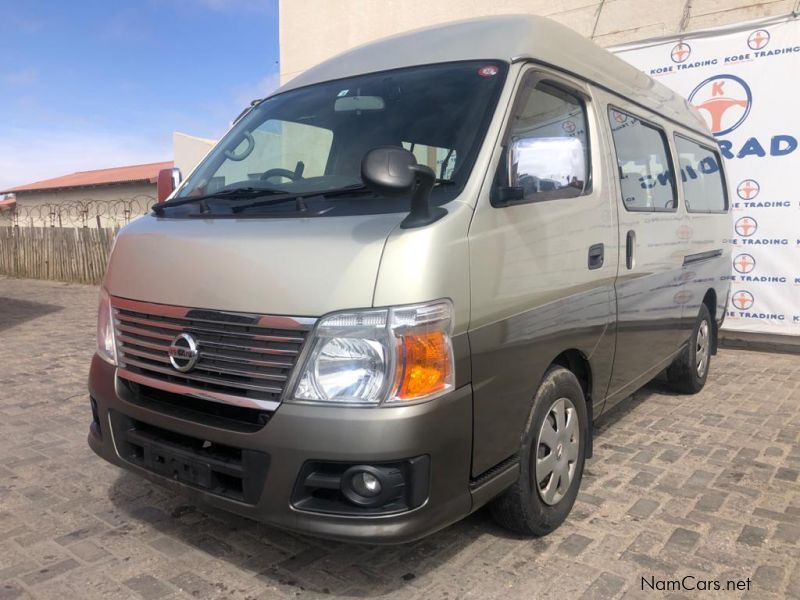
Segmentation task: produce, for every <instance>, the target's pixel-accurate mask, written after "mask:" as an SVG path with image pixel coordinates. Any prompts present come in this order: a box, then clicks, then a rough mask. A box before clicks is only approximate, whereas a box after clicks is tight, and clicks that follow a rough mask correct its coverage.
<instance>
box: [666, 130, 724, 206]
mask: <svg viewBox="0 0 800 600" xmlns="http://www.w3.org/2000/svg"><path fill="white" fill-rule="evenodd" d="M675 146H676V148H677V149H678V162H679V163H680V168H681V185H682V186H683V196H684V198H685V199H686V210H688V211H689V212H724V211H726V210H728V198H727V196H726V192H725V182H724V181H723V179H722V169H721V168H720V164H721V163H720V157H719V153H718V152H716V151H714V150H711V149H710V148H706V147H705V146H701V145H700V144H697V143H695V142H692V141H690V140H688V139H686V138H684V137H681V136H675Z"/></svg>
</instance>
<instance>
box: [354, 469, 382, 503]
mask: <svg viewBox="0 0 800 600" xmlns="http://www.w3.org/2000/svg"><path fill="white" fill-rule="evenodd" d="M351 481H352V485H353V489H354V490H355V491H356V493H357V494H359V495H360V496H365V497H367V498H374V497H375V496H380V493H381V491H382V489H383V486H382V485H381V482H380V479H378V478H377V477H375V475H373V474H372V473H368V472H367V471H361V472H360V473H356V474H355V475H354V476H353V479H352V480H351Z"/></svg>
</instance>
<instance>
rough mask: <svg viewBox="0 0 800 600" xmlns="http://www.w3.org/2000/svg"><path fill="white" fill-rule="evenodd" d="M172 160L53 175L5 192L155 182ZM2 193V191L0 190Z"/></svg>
mask: <svg viewBox="0 0 800 600" xmlns="http://www.w3.org/2000/svg"><path fill="white" fill-rule="evenodd" d="M172 166H173V162H172V161H171V160H170V161H166V162H156V163H147V164H144V165H129V166H127V167H112V168H110V169H97V170H96V171H78V172H77V173H71V174H70V175H62V176H61V177H53V178H52V179H45V180H43V181H36V182H34V183H28V184H26V185H19V186H17V187H14V188H11V189H8V190H5V191H6V192H31V191H34V190H54V189H61V188H74V187H86V186H91V185H105V184H109V183H132V182H136V181H146V182H148V183H155V182H156V180H157V179H158V172H159V171H160V170H161V169H170V168H172ZM0 193H2V192H0Z"/></svg>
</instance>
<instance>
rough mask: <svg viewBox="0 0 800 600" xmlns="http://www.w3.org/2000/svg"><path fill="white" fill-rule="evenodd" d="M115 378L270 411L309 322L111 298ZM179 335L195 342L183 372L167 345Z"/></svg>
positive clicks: (305, 333)
mask: <svg viewBox="0 0 800 600" xmlns="http://www.w3.org/2000/svg"><path fill="white" fill-rule="evenodd" d="M111 305H112V307H113V313H114V328H115V333H116V341H117V348H118V354H119V368H118V369H117V376H118V377H120V378H122V379H126V380H129V381H131V382H133V383H139V384H142V385H146V386H150V387H153V388H158V389H162V390H165V391H168V392H171V393H177V394H182V395H186V396H190V397H196V398H200V399H203V400H211V401H214V402H222V403H226V404H232V405H236V406H243V407H249V408H259V409H262V410H269V411H271V410H275V408H277V407H278V405H279V404H280V401H281V397H282V396H283V392H284V387H285V386H286V384H287V382H288V381H289V380H290V378H291V375H292V371H293V370H294V367H295V365H296V363H297V360H298V358H299V356H300V353H301V352H302V350H303V345H304V343H305V340H306V338H307V337H308V335H309V332H310V331H311V329H312V328H313V326H314V323H315V322H316V320H315V319H310V318H294V317H283V316H271V315H254V314H248V313H235V312H224V311H216V310H209V309H194V308H186V307H179V306H170V305H163V304H154V303H150V302H139V301H135V300H127V299H122V298H116V297H112V299H111ZM181 333H189V334H191V335H192V336H193V337H194V338H195V339H196V341H197V344H198V349H199V358H198V360H197V364H196V365H195V366H194V368H193V369H191V370H190V371H188V372H181V371H178V370H177V369H175V368H173V366H172V364H171V362H170V359H169V353H168V351H169V347H170V345H171V343H172V341H173V340H174V339H175V337H176V336H178V335H179V334H181Z"/></svg>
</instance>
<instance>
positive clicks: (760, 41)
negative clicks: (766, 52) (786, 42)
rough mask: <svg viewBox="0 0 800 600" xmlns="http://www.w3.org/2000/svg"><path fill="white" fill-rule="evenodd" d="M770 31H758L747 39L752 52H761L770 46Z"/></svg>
mask: <svg viewBox="0 0 800 600" xmlns="http://www.w3.org/2000/svg"><path fill="white" fill-rule="evenodd" d="M769 38H770V35H769V31H767V30H766V29H756V30H755V31H754V32H753V33H751V34H750V35H749V36H748V37H747V45H748V47H749V48H750V50H761V49H762V48H764V47H765V46H766V45H767V44H769Z"/></svg>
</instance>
